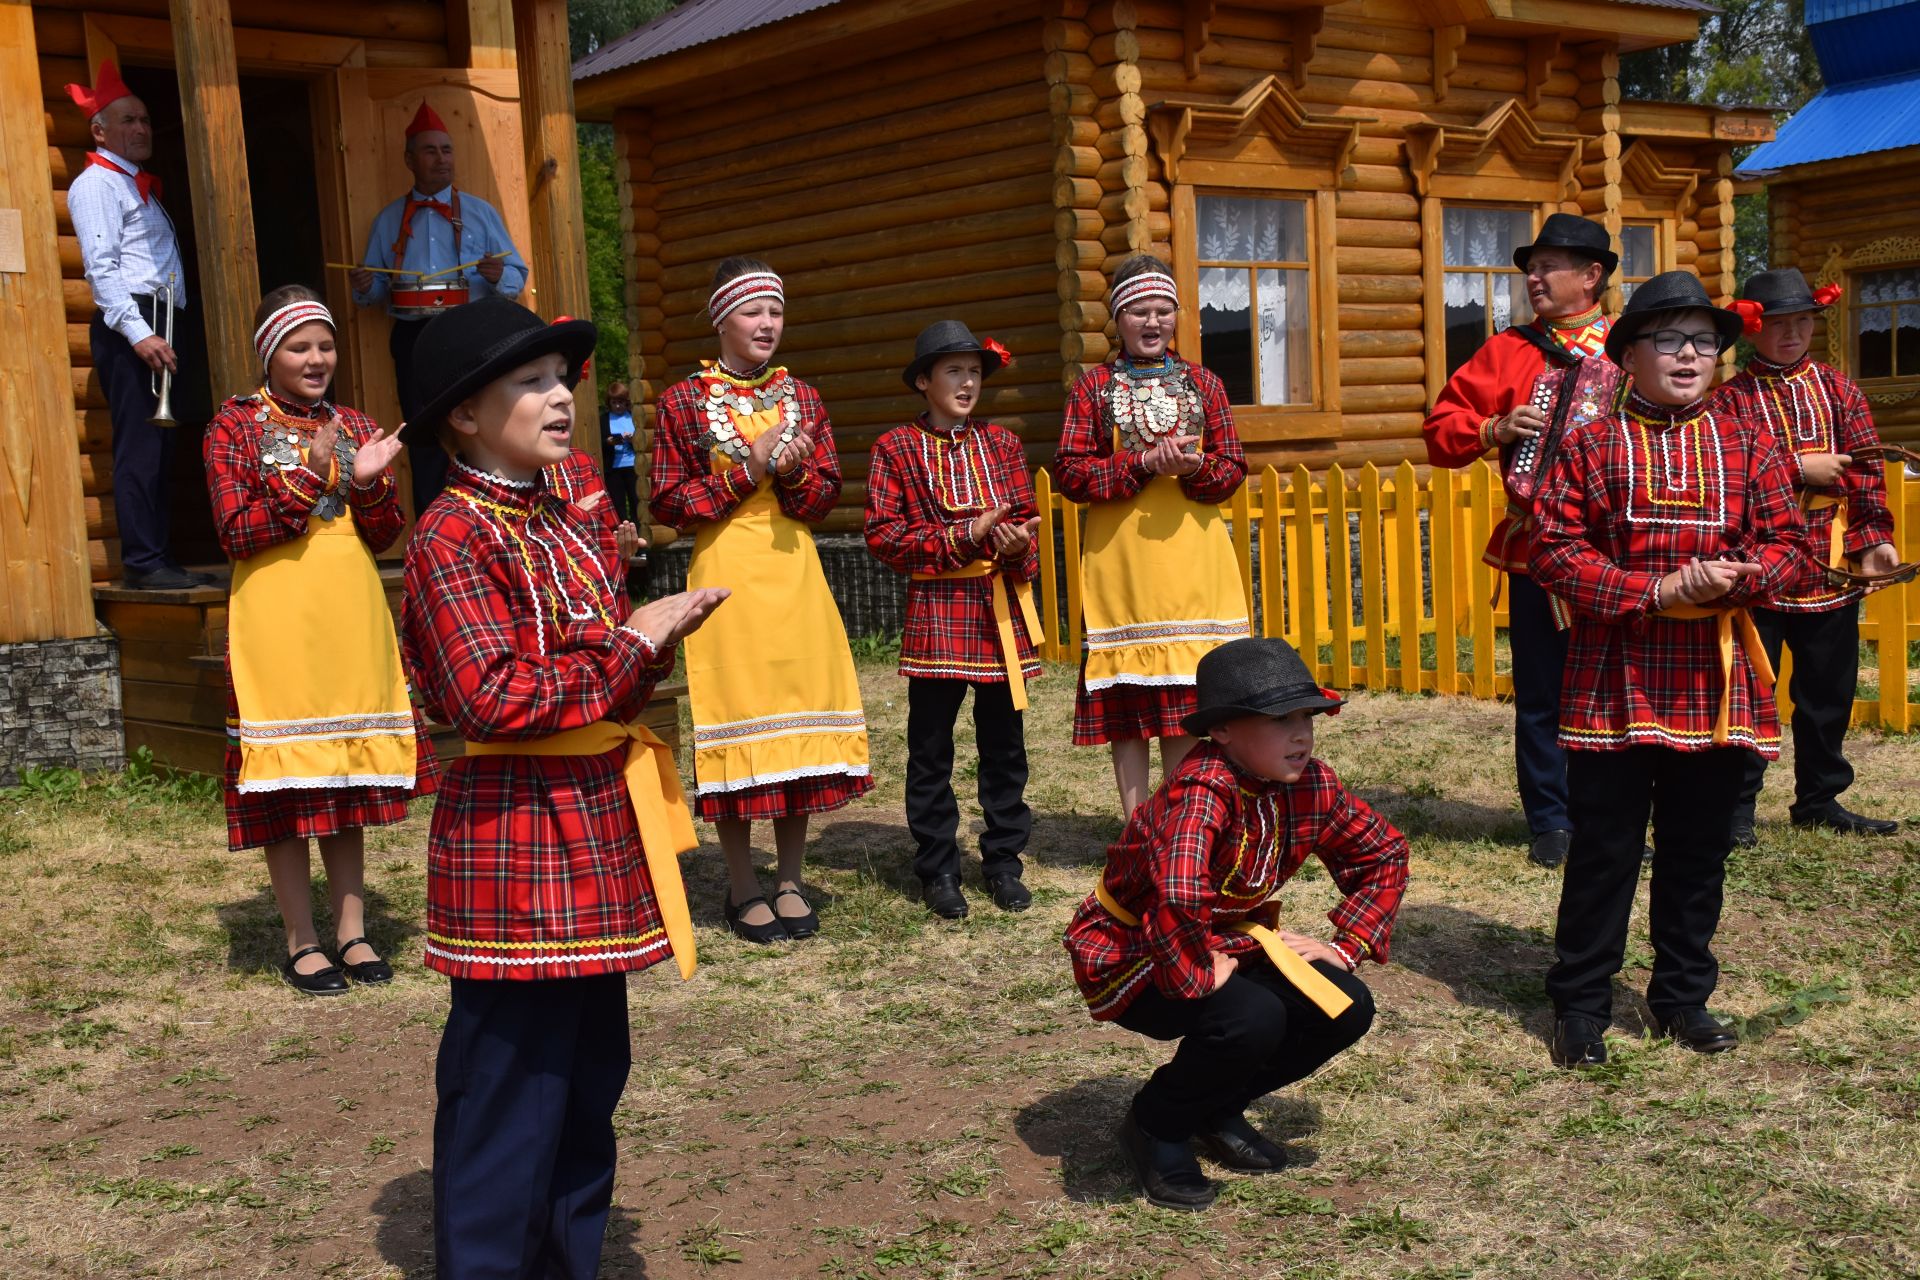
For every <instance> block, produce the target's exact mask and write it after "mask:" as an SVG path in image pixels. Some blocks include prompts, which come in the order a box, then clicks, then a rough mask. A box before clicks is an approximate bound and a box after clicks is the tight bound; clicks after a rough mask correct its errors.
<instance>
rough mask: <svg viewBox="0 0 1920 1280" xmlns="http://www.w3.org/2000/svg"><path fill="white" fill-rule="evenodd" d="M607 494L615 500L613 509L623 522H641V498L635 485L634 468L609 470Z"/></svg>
mask: <svg viewBox="0 0 1920 1280" xmlns="http://www.w3.org/2000/svg"><path fill="white" fill-rule="evenodd" d="M607 493H608V494H609V495H611V496H612V498H613V509H614V511H615V512H616V513H618V515H619V517H620V518H621V519H622V520H631V521H633V522H634V523H635V524H638V523H639V522H640V506H639V504H640V498H639V493H638V492H637V491H636V490H635V488H634V485H633V468H632V467H608V468H607Z"/></svg>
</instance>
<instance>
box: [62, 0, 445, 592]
mask: <svg viewBox="0 0 1920 1280" xmlns="http://www.w3.org/2000/svg"><path fill="white" fill-rule="evenodd" d="M232 11H233V23H234V26H235V27H236V28H241V27H244V28H249V29H252V30H257V31H270V32H278V33H284V34H286V35H289V36H293V37H296V38H297V37H302V36H328V37H338V36H349V37H352V38H354V39H357V40H360V41H362V42H363V43H364V46H365V52H366V63H367V65H368V66H369V67H440V66H447V65H449V50H448V43H447V42H448V31H447V9H446V7H445V6H444V5H443V4H440V3H437V2H436V0H330V3H328V4H325V5H308V4H298V3H293V2H292V0H234V3H233V5H232ZM89 14H95V15H113V16H117V17H125V18H135V19H148V20H151V21H153V22H158V23H162V24H164V23H166V22H167V20H168V16H169V8H168V5H167V3H166V0H84V2H83V0H37V3H36V4H35V5H34V11H33V29H34V37H35V41H36V44H37V46H38V52H39V66H40V86H39V87H40V97H41V100H42V101H43V103H44V106H45V111H46V124H47V155H48V164H49V166H50V168H51V171H52V176H53V188H54V197H53V198H54V213H55V218H56V222H57V227H58V233H59V252H60V270H61V276H62V291H63V294H64V299H65V308H66V319H67V350H68V355H69V357H70V359H71V360H72V365H73V374H72V384H73V385H72V394H73V402H72V408H73V420H74V434H75V440H76V444H77V447H78V448H79V450H80V480H81V488H82V492H83V495H84V497H83V501H84V504H85V512H86V536H87V555H88V560H89V567H90V571H91V574H92V578H93V581H95V582H111V581H116V580H117V579H118V578H119V576H120V550H119V537H118V530H117V527H116V525H115V523H114V512H113V476H112V448H113V428H112V424H111V422H110V421H109V419H108V417H107V402H106V398H105V396H104V395H103V394H102V393H101V390H100V386H99V382H98V380H97V379H96V378H95V377H94V376H93V367H92V365H93V357H92V352H91V349H90V345H89V342H88V337H87V325H88V323H89V321H90V319H91V317H92V315H93V295H92V291H91V289H90V287H89V286H88V284H87V280H86V276H85V274H84V271H83V268H82V265H81V261H80V243H79V241H78V240H77V239H76V238H75V237H74V234H73V223H72V221H71V220H70V219H69V218H68V216H67V205H66V190H67V184H68V182H70V181H71V180H72V178H73V176H74V175H75V174H77V173H78V172H79V171H80V168H81V166H83V165H84V164H85V163H86V153H87V150H88V148H89V147H90V146H91V145H92V142H91V139H90V137H89V136H88V131H87V122H86V121H85V120H84V119H83V118H82V117H81V115H80V113H79V112H78V111H77V110H75V108H74V106H73V104H72V102H71V101H70V100H69V99H68V98H67V95H66V93H65V91H64V89H63V88H62V86H64V85H66V84H69V83H77V82H91V80H92V75H91V73H90V71H89V68H88V56H87V17H88V15H89ZM192 283H195V284H197V282H192ZM194 292H195V293H196V294H197V293H198V289H197V288H196V289H195V290H194Z"/></svg>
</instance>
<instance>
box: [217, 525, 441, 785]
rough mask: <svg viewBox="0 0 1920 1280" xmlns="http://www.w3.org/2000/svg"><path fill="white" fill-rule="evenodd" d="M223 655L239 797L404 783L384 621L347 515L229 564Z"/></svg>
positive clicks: (401, 718) (401, 702)
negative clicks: (229, 678) (233, 718)
mask: <svg viewBox="0 0 1920 1280" xmlns="http://www.w3.org/2000/svg"><path fill="white" fill-rule="evenodd" d="M227 659H228V664H229V666H230V667H231V669H232V672H233V694H234V701H235V704H236V705H237V706H238V708H239V712H240V719H239V723H238V724H237V725H235V726H233V727H234V729H235V731H236V732H237V736H238V738H239V741H240V779H239V789H240V790H241V791H243V792H258V791H288V790H299V789H305V788H316V787H411V786H413V782H414V767H415V764H416V756H415V750H416V747H415V743H414V729H413V706H412V704H411V703H410V702H409V701H408V699H407V679H406V675H405V674H404V673H403V672H402V670H401V667H400V646H399V644H398V642H397V641H396V640H395V638H394V632H393V614H392V613H391V612H390V611H389V610H388V608H387V597H386V592H385V590H384V589H383V588H382V587H381V585H380V574H379V571H378V569H376V567H375V566H374V561H373V553H372V552H370V551H368V550H367V546H366V544H365V543H364V542H362V541H361V540H360V537H359V535H358V534H357V533H356V532H355V531H354V524H353V512H352V509H351V508H349V509H348V510H347V511H346V512H345V513H344V514H342V515H341V516H339V517H338V518H337V519H333V520H322V519H320V518H319V517H317V516H316V517H313V518H311V519H310V520H309V521H308V523H307V531H306V533H304V534H302V535H301V536H300V537H298V538H295V539H293V540H292V541H290V542H283V543H281V544H280V545H278V546H276V547H270V548H268V549H267V550H265V551H262V552H261V553H260V554H258V555H254V556H248V557H247V558H246V559H245V560H242V561H240V563H239V564H237V565H235V566H234V570H233V593H232V598H231V599H230V600H229V602H228V611H227Z"/></svg>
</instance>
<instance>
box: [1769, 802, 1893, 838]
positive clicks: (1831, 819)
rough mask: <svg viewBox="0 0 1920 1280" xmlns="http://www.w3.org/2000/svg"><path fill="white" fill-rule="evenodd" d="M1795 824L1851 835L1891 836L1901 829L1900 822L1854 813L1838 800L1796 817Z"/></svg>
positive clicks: (1801, 826)
mask: <svg viewBox="0 0 1920 1280" xmlns="http://www.w3.org/2000/svg"><path fill="white" fill-rule="evenodd" d="M1793 825H1794V826H1796V827H1799V828H1800V829H1801V830H1803V831H1806V830H1810V829H1824V830H1827V831H1838V832H1841V833H1842V834H1845V835H1851V836H1890V835H1892V834H1893V833H1894V832H1896V831H1898V830H1899V829H1900V824H1899V823H1897V822H1890V821H1888V820H1887V819H1885V818H1869V817H1866V816H1864V815H1862V814H1858V813H1854V812H1853V811H1851V810H1849V809H1843V808H1841V807H1840V805H1839V803H1838V802H1835V803H1833V804H1830V805H1828V806H1827V807H1826V808H1824V809H1820V810H1817V811H1815V812H1813V813H1808V814H1802V815H1800V816H1798V817H1796V818H1794V820H1793Z"/></svg>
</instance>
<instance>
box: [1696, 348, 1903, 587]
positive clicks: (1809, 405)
mask: <svg viewBox="0 0 1920 1280" xmlns="http://www.w3.org/2000/svg"><path fill="white" fill-rule="evenodd" d="M1719 394H1720V395H1721V396H1723V397H1725V399H1726V401H1727V412H1729V413H1733V414H1736V415H1738V416H1740V417H1744V418H1749V419H1753V420H1757V421H1760V422H1764V423H1765V424H1766V427H1767V430H1768V431H1769V432H1770V433H1771V434H1772V436H1773V438H1774V439H1775V440H1778V441H1779V442H1780V444H1781V446H1782V452H1783V454H1784V459H1785V461H1786V463H1787V466H1788V467H1789V471H1788V475H1789V476H1790V477H1791V479H1792V481H1793V485H1794V492H1795V493H1796V494H1797V495H1798V496H1799V498H1800V501H1801V506H1802V515H1803V516H1804V517H1805V519H1806V522H1807V551H1808V553H1809V560H1808V565H1807V567H1808V569H1809V570H1810V571H1811V572H1810V573H1809V574H1808V576H1807V577H1806V578H1805V579H1803V580H1802V581H1801V582H1800V583H1799V584H1798V585H1797V586H1795V587H1792V588H1789V589H1788V590H1787V591H1786V592H1785V593H1783V594H1782V595H1779V596H1777V597H1775V598H1774V599H1772V600H1769V601H1767V607H1768V608H1770V609H1792V610H1796V611H1801V612H1808V613H1819V612H1823V611H1826V610H1829V609H1838V608H1840V607H1841V606H1842V605H1848V604H1852V603H1853V602H1854V601H1855V600H1857V599H1859V598H1860V592H1859V591H1858V590H1851V589H1850V590H1844V591H1836V590H1834V589H1833V588H1832V587H1829V586H1828V585H1827V584H1826V581H1825V579H1823V578H1822V577H1821V576H1820V574H1819V567H1820V566H1821V565H1824V564H1826V563H1827V562H1828V558H1829V554H1830V551H1831V548H1832V545H1833V516H1834V512H1835V511H1836V510H1839V509H1840V508H1837V507H1835V506H1833V505H1831V501H1832V500H1837V501H1839V502H1843V503H1845V504H1846V506H1845V508H1844V509H1845V511H1846V513H1847V528H1846V534H1845V536H1844V540H1843V542H1842V548H1843V550H1844V552H1845V554H1846V555H1847V556H1848V557H1859V556H1861V555H1864V554H1865V553H1866V552H1867V550H1868V549H1869V548H1870V547H1873V546H1874V545H1875V544H1877V543H1881V542H1892V541H1893V515H1892V513H1891V512H1889V511H1888V510H1887V482H1886V480H1885V478H1884V477H1883V476H1882V475H1881V471H1880V467H1879V465H1878V464H1869V463H1864V462H1863V463H1860V464H1858V465H1856V466H1851V467H1848V468H1847V469H1846V470H1845V471H1843V472H1841V473H1840V483H1839V484H1836V485H1830V486H1826V487H1820V486H1816V485H1809V484H1807V483H1806V481H1805V479H1804V478H1803V477H1802V476H1801V473H1800V455H1801V454H1803V453H1852V452H1853V451H1854V450H1856V449H1864V448H1865V447H1867V446H1868V445H1874V444H1879V443H1880V433H1879V432H1877V431H1875V430H1874V429H1873V413H1872V411H1871V410H1870V409H1868V408H1867V398H1866V397H1865V396H1863V395H1861V394H1860V388H1859V387H1857V386H1855V385H1854V383H1853V379H1851V378H1849V377H1847V375H1846V374H1844V373H1841V372H1840V371H1839V370H1838V369H1835V368H1833V367H1832V366H1831V365H1825V364H1821V363H1820V362H1819V361H1818V360H1815V359H1813V358H1811V357H1809V356H1802V357H1801V358H1800V360H1799V361H1798V362H1796V363H1794V364H1792V365H1777V364H1773V363H1771V362H1770V361H1766V360H1762V359H1760V358H1759V357H1758V356H1755V357H1754V358H1753V359H1752V360H1751V361H1749V362H1748V363H1747V367H1746V368H1745V369H1744V370H1742V371H1741V372H1740V373H1738V374H1736V375H1735V376H1734V377H1733V378H1732V379H1730V380H1729V381H1728V382H1727V384H1726V385H1725V386H1723V387H1721V388H1720V391H1719ZM1815 499H1828V500H1830V501H1829V502H1823V503H1821V504H1820V505H1818V506H1813V505H1812V503H1813V501H1814V500H1815ZM1809 508H1810V509H1809Z"/></svg>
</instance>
